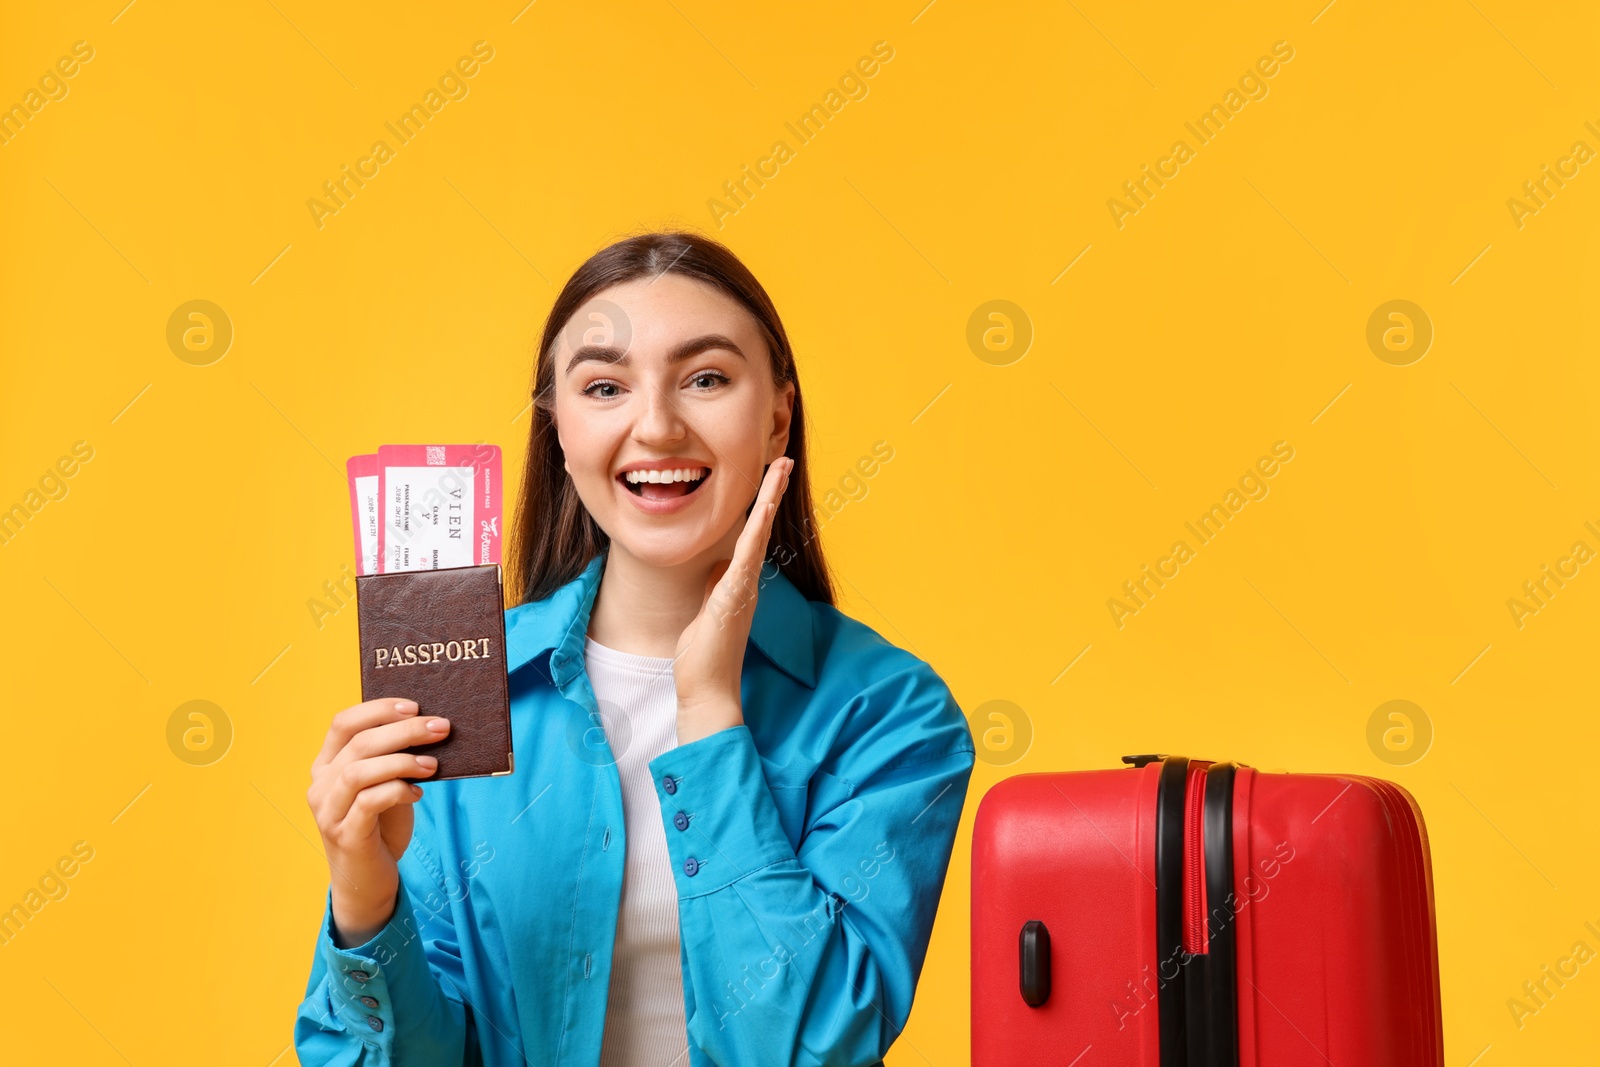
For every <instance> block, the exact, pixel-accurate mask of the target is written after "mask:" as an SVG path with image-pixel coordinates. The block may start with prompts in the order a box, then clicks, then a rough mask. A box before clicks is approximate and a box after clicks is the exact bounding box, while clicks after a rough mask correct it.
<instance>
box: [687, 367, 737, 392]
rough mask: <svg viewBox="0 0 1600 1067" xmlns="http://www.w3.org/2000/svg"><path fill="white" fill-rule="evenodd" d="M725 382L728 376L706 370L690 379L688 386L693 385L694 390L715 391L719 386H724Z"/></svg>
mask: <svg viewBox="0 0 1600 1067" xmlns="http://www.w3.org/2000/svg"><path fill="white" fill-rule="evenodd" d="M727 381H728V376H727V375H726V374H723V373H722V372H721V371H714V370H708V371H702V372H701V373H699V374H696V375H695V376H694V377H693V378H690V379H689V384H691V385H693V386H694V387H695V388H696V389H702V390H704V389H715V388H716V387H717V386H719V385H724V384H726V383H727Z"/></svg>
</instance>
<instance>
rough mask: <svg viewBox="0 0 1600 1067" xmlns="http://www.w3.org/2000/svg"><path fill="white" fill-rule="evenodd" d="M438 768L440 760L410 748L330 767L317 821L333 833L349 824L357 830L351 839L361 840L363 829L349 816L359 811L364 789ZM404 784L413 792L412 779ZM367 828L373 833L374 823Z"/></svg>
mask: <svg viewBox="0 0 1600 1067" xmlns="http://www.w3.org/2000/svg"><path fill="white" fill-rule="evenodd" d="M438 769H439V761H438V760H437V759H435V758H434V757H432V756H413V755H411V754H410V753H406V752H395V753H391V754H389V755H383V756H373V757H371V758H369V759H359V760H355V761H353V762H350V763H346V764H345V765H344V766H343V767H342V768H341V769H339V770H337V771H334V770H331V769H330V771H329V772H328V773H329V776H330V778H331V781H329V782H328V784H327V790H326V791H325V792H324V793H323V795H322V797H321V804H320V806H319V809H318V811H317V813H316V815H317V823H318V825H319V826H321V827H323V828H324V832H326V833H329V834H330V835H331V834H333V833H335V832H337V831H338V830H339V828H340V825H341V824H345V826H344V829H345V830H346V831H353V832H354V833H355V836H353V837H351V838H350V839H349V840H352V841H359V840H361V837H362V834H363V831H362V829H361V827H359V826H352V825H349V824H348V817H349V816H350V814H351V813H352V812H354V811H356V801H357V799H358V798H359V797H360V795H361V793H363V792H364V791H366V790H367V789H370V788H372V787H373V786H377V785H381V784H383V783H385V782H390V781H398V780H399V779H400V778H401V777H407V778H426V777H427V776H428V775H430V774H432V773H433V772H434V771H436V770H438ZM400 784H401V785H403V786H406V789H407V792H410V783H409V782H400ZM364 832H365V833H371V827H370V826H368V827H366V828H365V831H364Z"/></svg>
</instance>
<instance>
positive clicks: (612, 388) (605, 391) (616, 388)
mask: <svg viewBox="0 0 1600 1067" xmlns="http://www.w3.org/2000/svg"><path fill="white" fill-rule="evenodd" d="M621 392H622V387H621V386H620V385H618V384H617V383H616V382H606V381H600V382H591V383H589V384H588V385H587V386H585V387H584V390H583V395H584V396H597V397H600V398H601V399H602V400H609V399H611V398H612V397H614V396H617V395H618V394H620V393H621Z"/></svg>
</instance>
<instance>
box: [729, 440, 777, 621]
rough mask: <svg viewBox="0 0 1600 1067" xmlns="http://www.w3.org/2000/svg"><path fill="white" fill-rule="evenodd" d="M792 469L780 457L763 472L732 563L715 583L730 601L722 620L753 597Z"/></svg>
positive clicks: (739, 609)
mask: <svg viewBox="0 0 1600 1067" xmlns="http://www.w3.org/2000/svg"><path fill="white" fill-rule="evenodd" d="M793 467H794V461H793V460H792V459H790V458H788V457H787V456H782V457H780V458H778V459H777V460H775V461H774V462H773V464H772V465H771V466H770V467H768V468H767V476H766V477H765V478H763V479H762V481H761V489H760V490H759V491H758V492H757V493H756V502H755V506H754V507H753V508H751V509H750V517H749V518H748V519H747V520H745V524H744V529H743V530H742V531H741V532H740V534H739V540H738V542H737V543H735V545H734V547H733V562H732V563H731V564H729V566H728V570H727V573H726V574H724V575H723V576H722V580H721V581H720V582H718V583H717V587H718V589H719V590H721V595H722V596H723V597H724V599H731V600H733V603H731V604H726V605H725V610H724V612H723V614H724V616H726V615H735V614H738V612H739V611H742V610H743V609H744V606H745V601H747V600H749V599H751V598H753V597H754V594H755V591H756V588H757V584H758V583H757V579H758V577H759V575H760V573H761V562H762V560H763V559H765V558H766V554H767V542H768V541H769V540H770V539H771V537H772V523H773V519H774V518H775V517H776V515H777V513H778V500H779V498H780V497H782V496H783V491H784V490H785V489H786V488H788V485H789V471H790V470H791V469H792V468H793Z"/></svg>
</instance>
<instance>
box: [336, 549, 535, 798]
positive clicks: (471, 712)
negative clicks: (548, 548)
mask: <svg viewBox="0 0 1600 1067" xmlns="http://www.w3.org/2000/svg"><path fill="white" fill-rule="evenodd" d="M356 613H357V617H358V622H359V628H360V638H359V640H360V644H361V699H362V700H364V701H365V700H376V699H378V698H380V697H394V698H396V699H401V698H405V699H410V700H415V701H416V702H417V707H418V715H439V716H443V717H444V718H446V719H449V720H450V733H449V734H448V735H447V736H446V737H445V739H444V740H442V741H430V742H428V743H427V744H423V745H415V746H413V747H411V748H407V749H404V751H405V752H408V753H411V754H413V755H418V756H433V757H435V758H436V759H438V761H439V769H438V770H437V771H435V772H434V773H433V774H430V775H427V776H425V777H421V778H406V779H404V780H405V781H408V782H417V783H419V784H424V785H425V784H427V783H428V782H437V781H440V780H442V779H445V778H479V777H484V776H487V775H500V774H510V773H511V772H512V769H513V754H512V751H511V703H510V699H509V697H508V695H507V691H506V634H505V613H504V609H503V607H502V600H501V579H500V565H499V564H498V563H491V564H486V565H480V566H476V567H447V568H441V569H438V570H418V571H394V572H386V573H381V574H367V575H361V576H359V577H357V578H356Z"/></svg>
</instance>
